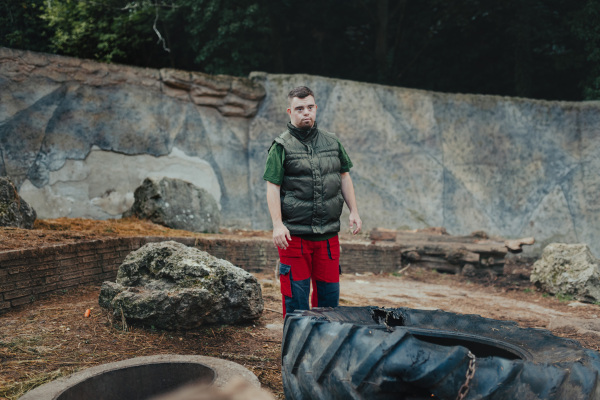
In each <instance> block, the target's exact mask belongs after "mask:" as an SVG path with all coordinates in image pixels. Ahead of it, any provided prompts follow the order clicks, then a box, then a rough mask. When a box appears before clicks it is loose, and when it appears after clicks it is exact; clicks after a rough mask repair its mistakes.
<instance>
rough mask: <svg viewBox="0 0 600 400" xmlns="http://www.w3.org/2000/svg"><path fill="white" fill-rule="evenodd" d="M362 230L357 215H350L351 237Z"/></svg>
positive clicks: (360, 221)
mask: <svg viewBox="0 0 600 400" xmlns="http://www.w3.org/2000/svg"><path fill="white" fill-rule="evenodd" d="M361 228H362V220H361V219H360V217H359V216H358V213H352V212H351V213H350V230H351V231H352V234H353V235H356V234H357V233H358V232H360V230H361Z"/></svg>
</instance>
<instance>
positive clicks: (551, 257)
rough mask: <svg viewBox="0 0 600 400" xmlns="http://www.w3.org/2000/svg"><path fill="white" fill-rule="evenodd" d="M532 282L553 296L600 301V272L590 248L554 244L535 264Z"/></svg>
mask: <svg viewBox="0 0 600 400" xmlns="http://www.w3.org/2000/svg"><path fill="white" fill-rule="evenodd" d="M530 279H531V282H533V283H535V284H536V285H537V286H539V287H541V288H542V289H544V290H545V291H547V292H549V293H552V294H562V295H570V296H573V298H574V299H576V300H580V301H586V302H595V301H598V300H600V269H599V265H598V259H596V258H595V257H594V256H593V255H592V253H591V251H590V248H589V247H588V246H587V245H586V244H565V243H551V244H549V245H548V246H546V248H545V249H544V251H543V253H542V258H541V259H539V260H538V261H536V262H535V263H534V264H533V271H532V273H531V277H530Z"/></svg>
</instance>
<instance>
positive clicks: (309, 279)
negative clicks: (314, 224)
mask: <svg viewBox="0 0 600 400" xmlns="http://www.w3.org/2000/svg"><path fill="white" fill-rule="evenodd" d="M279 261H280V265H279V274H280V275H279V280H280V283H281V294H282V300H283V316H284V317H285V314H286V313H288V312H292V311H294V310H308V309H309V305H308V299H309V292H310V286H311V284H312V295H311V296H310V300H311V301H310V303H311V305H312V306H313V307H337V306H338V304H339V299H340V242H339V239H338V237H337V236H334V237H333V238H331V239H327V240H321V241H316V242H315V241H310V240H304V239H301V238H299V237H297V236H292V240H291V241H290V242H289V246H288V248H287V249H285V250H282V249H279Z"/></svg>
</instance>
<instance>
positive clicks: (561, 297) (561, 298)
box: [556, 293, 574, 303]
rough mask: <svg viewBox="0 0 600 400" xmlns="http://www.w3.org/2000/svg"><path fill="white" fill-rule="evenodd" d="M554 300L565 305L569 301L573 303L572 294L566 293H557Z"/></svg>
mask: <svg viewBox="0 0 600 400" xmlns="http://www.w3.org/2000/svg"><path fill="white" fill-rule="evenodd" d="M556 299H557V300H558V301H560V302H561V303H566V302H569V301H573V299H574V297H573V295H572V294H567V293H557V294H556Z"/></svg>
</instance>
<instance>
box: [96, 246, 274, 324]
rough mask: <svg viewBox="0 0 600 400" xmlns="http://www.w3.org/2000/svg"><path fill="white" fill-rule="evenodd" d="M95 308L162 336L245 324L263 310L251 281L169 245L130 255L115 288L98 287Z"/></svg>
mask: <svg viewBox="0 0 600 400" xmlns="http://www.w3.org/2000/svg"><path fill="white" fill-rule="evenodd" d="M98 302H99V304H100V306H101V307H103V308H106V309H108V310H110V311H112V312H113V314H114V316H115V317H117V318H118V319H121V318H122V316H124V317H125V318H126V320H127V321H129V322H131V323H137V324H141V325H145V326H154V327H156V328H159V329H167V330H177V329H193V328H196V327H198V326H201V325H203V324H235V323H240V322H245V321H251V320H254V319H256V318H258V317H259V316H260V315H261V313H262V311H263V308H264V303H263V299H262V292H261V288H260V284H259V283H258V281H257V279H256V278H255V277H254V276H253V275H251V274H250V273H248V272H246V271H244V270H243V269H241V268H238V267H236V266H234V265H233V264H231V263H230V262H229V261H226V260H222V259H218V258H216V257H213V256H211V255H210V254H208V253H206V252H204V251H201V250H198V249H195V248H192V247H187V246H185V245H183V244H180V243H177V242H173V241H167V242H161V243H149V244H146V245H145V246H143V247H141V248H140V249H138V250H136V251H134V252H131V253H130V254H129V255H128V256H127V257H126V258H125V260H124V261H123V263H122V264H121V266H120V267H119V272H118V274H117V280H116V282H104V283H103V284H102V288H101V290H100V297H99V300H98Z"/></svg>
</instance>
